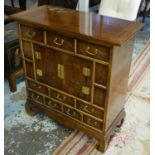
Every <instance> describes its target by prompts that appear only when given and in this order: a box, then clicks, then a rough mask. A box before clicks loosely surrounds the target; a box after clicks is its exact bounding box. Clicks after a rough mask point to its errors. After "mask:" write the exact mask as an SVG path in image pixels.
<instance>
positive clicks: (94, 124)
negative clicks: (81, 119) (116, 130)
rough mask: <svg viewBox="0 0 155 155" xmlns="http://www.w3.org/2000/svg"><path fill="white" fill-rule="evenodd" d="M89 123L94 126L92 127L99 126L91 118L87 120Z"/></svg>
mask: <svg viewBox="0 0 155 155" xmlns="http://www.w3.org/2000/svg"><path fill="white" fill-rule="evenodd" d="M87 123H88V124H90V125H92V126H96V125H97V122H96V121H95V122H92V121H91V119H90V118H89V119H87Z"/></svg>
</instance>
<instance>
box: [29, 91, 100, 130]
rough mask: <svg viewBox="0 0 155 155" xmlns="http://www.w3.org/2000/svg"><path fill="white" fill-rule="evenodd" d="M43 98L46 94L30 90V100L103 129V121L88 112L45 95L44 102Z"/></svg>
mask: <svg viewBox="0 0 155 155" xmlns="http://www.w3.org/2000/svg"><path fill="white" fill-rule="evenodd" d="M43 98H44V96H42V95H40V94H38V93H36V92H33V91H30V90H28V99H29V100H30V101H33V102H35V103H36V104H37V105H38V103H39V104H40V105H42V106H45V107H47V108H48V109H49V110H50V109H51V110H55V111H59V112H61V113H64V114H65V115H68V116H70V117H71V118H73V119H76V120H79V121H83V122H84V123H86V124H87V125H89V126H91V127H94V128H96V129H99V130H102V125H103V123H102V121H98V120H96V119H94V118H92V117H90V116H88V115H87V114H81V112H80V111H78V110H75V109H72V108H70V107H68V106H67V104H64V103H63V104H62V103H61V102H59V101H56V100H55V99H52V98H48V97H45V102H44V99H43ZM82 117H83V119H82Z"/></svg>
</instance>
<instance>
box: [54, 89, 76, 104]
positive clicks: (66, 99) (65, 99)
mask: <svg viewBox="0 0 155 155" xmlns="http://www.w3.org/2000/svg"><path fill="white" fill-rule="evenodd" d="M51 97H52V98H54V99H56V100H57V101H60V102H62V103H65V104H67V105H70V106H72V107H74V103H75V99H74V98H71V97H68V96H66V95H63V94H61V93H58V92H56V91H54V90H51Z"/></svg>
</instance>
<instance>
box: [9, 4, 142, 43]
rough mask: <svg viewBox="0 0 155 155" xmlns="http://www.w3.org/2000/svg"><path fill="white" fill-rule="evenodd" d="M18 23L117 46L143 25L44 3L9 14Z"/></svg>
mask: <svg viewBox="0 0 155 155" xmlns="http://www.w3.org/2000/svg"><path fill="white" fill-rule="evenodd" d="M11 18H12V19H14V20H16V21H17V22H19V23H27V24H30V25H35V26H38V27H41V28H46V29H50V30H55V31H60V32H62V33H66V34H69V35H72V36H75V37H80V38H85V39H88V38H89V39H93V40H95V41H96V42H104V43H107V44H113V45H118V46H120V45H121V44H122V43H124V42H125V41H126V40H128V39H129V38H130V37H131V36H133V35H134V34H135V33H136V32H137V31H138V30H139V29H140V28H141V27H142V25H143V24H141V23H138V22H131V21H127V20H121V19H116V18H111V17H107V16H101V15H98V14H95V13H84V12H79V11H75V10H71V9H66V8H59V7H52V6H48V5H44V6H41V7H37V8H35V9H32V10H28V11H23V12H20V13H17V14H14V15H12V16H11Z"/></svg>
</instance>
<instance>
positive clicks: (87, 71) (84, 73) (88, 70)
mask: <svg viewBox="0 0 155 155" xmlns="http://www.w3.org/2000/svg"><path fill="white" fill-rule="evenodd" d="M90 74H91V71H90V68H87V67H84V68H83V75H84V76H88V77H89V76H90Z"/></svg>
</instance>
